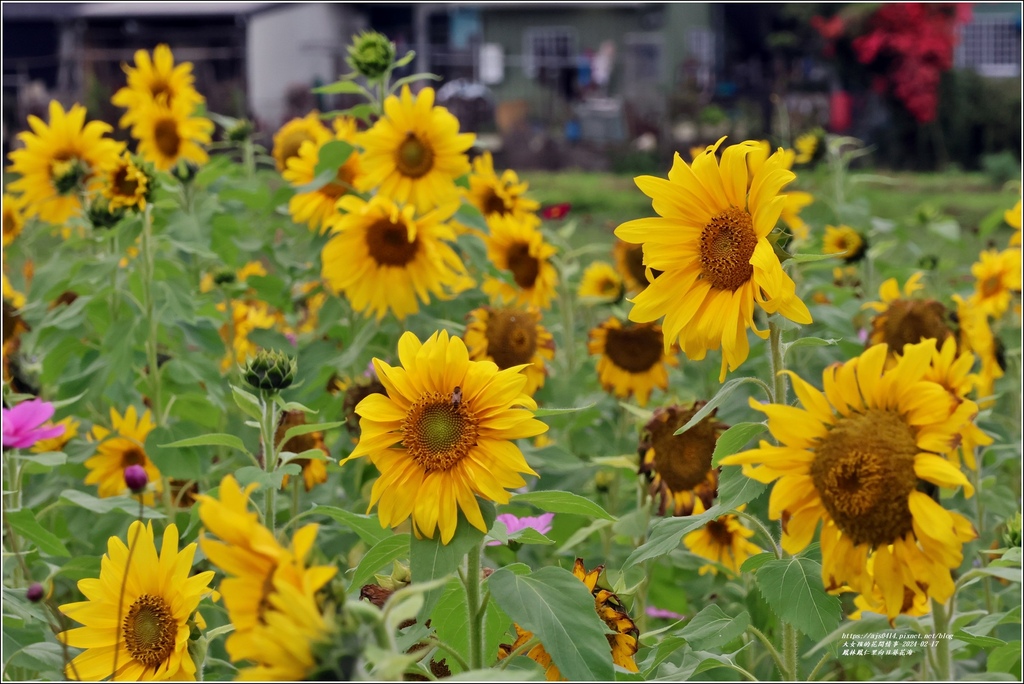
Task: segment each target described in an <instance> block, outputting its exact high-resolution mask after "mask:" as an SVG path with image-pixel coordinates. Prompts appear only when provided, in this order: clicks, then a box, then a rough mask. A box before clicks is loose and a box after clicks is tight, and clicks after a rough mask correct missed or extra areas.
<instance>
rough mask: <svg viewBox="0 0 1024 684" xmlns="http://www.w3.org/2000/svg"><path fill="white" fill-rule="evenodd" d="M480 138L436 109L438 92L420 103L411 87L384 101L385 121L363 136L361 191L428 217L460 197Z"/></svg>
mask: <svg viewBox="0 0 1024 684" xmlns="http://www.w3.org/2000/svg"><path fill="white" fill-rule="evenodd" d="M475 139H476V136H475V135H474V134H472V133H459V120H458V119H456V118H455V117H454V116H453V115H452V113H451V112H449V111H448V110H447V109H445V108H444V107H435V106H434V89H433V88H424V89H423V90H421V91H420V92H419V93H418V94H417V95H416V97H415V98H413V96H412V91H410V90H409V86H407V85H406V86H402V93H401V95H400V96H395V95H390V96H388V97H387V99H385V100H384V116H383V117H381V118H380V119H379V120H378V121H377V123H375V124H374V125H373V128H371V129H370V130H368V131H366V132H365V133H361V134H360V135H359V137H358V142H359V144H360V146H361V147H362V148H363V171H364V175H363V176H361V177H360V178H359V179H358V181H357V183H358V188H359V190H360V191H368V190H371V189H374V188H376V189H377V191H378V192H379V193H380V194H382V195H386V196H387V197H390V198H391V199H392V200H394V201H395V202H397V203H399V204H405V203H408V204H411V205H413V206H414V207H416V211H418V212H420V213H424V212H427V211H430V210H431V209H433V208H434V207H435V206H437V205H438V204H443V203H445V202H448V201H450V200H452V199H454V198H457V197H458V194H459V190H458V187H457V186H456V185H455V179H456V178H458V177H460V176H462V175H464V174H466V173H469V170H470V165H469V159H468V158H467V157H466V150H468V149H469V148H470V147H471V146H472V145H473V141H474V140H475Z"/></svg>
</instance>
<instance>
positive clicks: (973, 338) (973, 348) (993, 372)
mask: <svg viewBox="0 0 1024 684" xmlns="http://www.w3.org/2000/svg"><path fill="white" fill-rule="evenodd" d="M953 301H954V302H956V305H957V306H956V313H957V320H958V321H959V322H960V348H961V349H962V350H963V351H964V352H965V353H966V352H974V353H975V354H977V356H978V358H979V359H980V360H981V371H980V372H979V373H978V374H977V377H976V380H975V390H976V391H977V395H978V397H980V398H981V401H980V402H979V405H980V406H981V408H989V407H990V406H991V405H992V399H990V397H991V396H992V393H993V391H994V389H995V382H996V380H998V379H999V378H1001V377H1003V375H1004V369H1003V365H1002V363H1000V361H999V341H998V339H997V338H996V336H995V335H994V334H992V328H991V326H989V322H988V316H987V315H986V314H985V312H984V311H982V310H981V309H980V308H978V307H977V306H974V304H973V302H972V301H970V300H964V298H963V297H961V296H960V295H957V294H955V295H953Z"/></svg>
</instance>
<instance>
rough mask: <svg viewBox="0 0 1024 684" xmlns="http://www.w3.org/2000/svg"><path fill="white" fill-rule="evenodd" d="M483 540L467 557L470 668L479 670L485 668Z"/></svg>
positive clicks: (465, 579) (466, 581)
mask: <svg viewBox="0 0 1024 684" xmlns="http://www.w3.org/2000/svg"><path fill="white" fill-rule="evenodd" d="M482 552H483V540H481V541H479V542H477V543H476V544H474V545H473V548H472V549H470V550H469V554H467V555H466V576H465V578H464V581H465V583H466V604H467V607H468V609H469V624H468V627H469V667H470V669H473V670H478V669H480V668H482V667H483V666H484V657H483V655H484V631H483V621H482V619H481V618H482V617H483V615H482V613H483V611H481V610H480V554H481V553H482Z"/></svg>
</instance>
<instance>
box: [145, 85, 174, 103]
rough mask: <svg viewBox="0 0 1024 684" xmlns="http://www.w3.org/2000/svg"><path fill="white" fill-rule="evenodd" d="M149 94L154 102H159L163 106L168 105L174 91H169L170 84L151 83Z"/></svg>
mask: <svg viewBox="0 0 1024 684" xmlns="http://www.w3.org/2000/svg"><path fill="white" fill-rule="evenodd" d="M149 92H150V93H151V94H152V96H153V99H154V100H161V101H163V102H164V103H165V104H168V103H170V101H171V98H172V97H173V96H174V91H173V90H171V86H170V84H169V83H167V81H163V80H160V81H153V82H152V83H151V84H150V85H149Z"/></svg>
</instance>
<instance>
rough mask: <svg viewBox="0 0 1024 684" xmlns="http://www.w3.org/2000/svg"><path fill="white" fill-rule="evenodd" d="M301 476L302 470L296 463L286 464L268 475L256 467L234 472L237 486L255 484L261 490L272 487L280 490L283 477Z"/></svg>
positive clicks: (247, 467)
mask: <svg viewBox="0 0 1024 684" xmlns="http://www.w3.org/2000/svg"><path fill="white" fill-rule="evenodd" d="M301 474H302V468H301V467H300V466H299V464H298V463H288V464H286V465H283V466H281V467H280V468H277V469H276V470H274V472H272V473H268V472H267V471H265V470H264V469H263V468H257V467H256V466H245V467H244V468H239V469H238V470H236V471H235V479H237V480H238V484H239V485H240V486H242V487H245V486H246V485H248V484H252V483H253V482H255V483H257V484H258V485H259V486H260V487H261V488H262V487H273V488H274V489H280V488H281V482H282V481H284V476H285V475H288V476H290V477H297V476H299V475H301Z"/></svg>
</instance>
